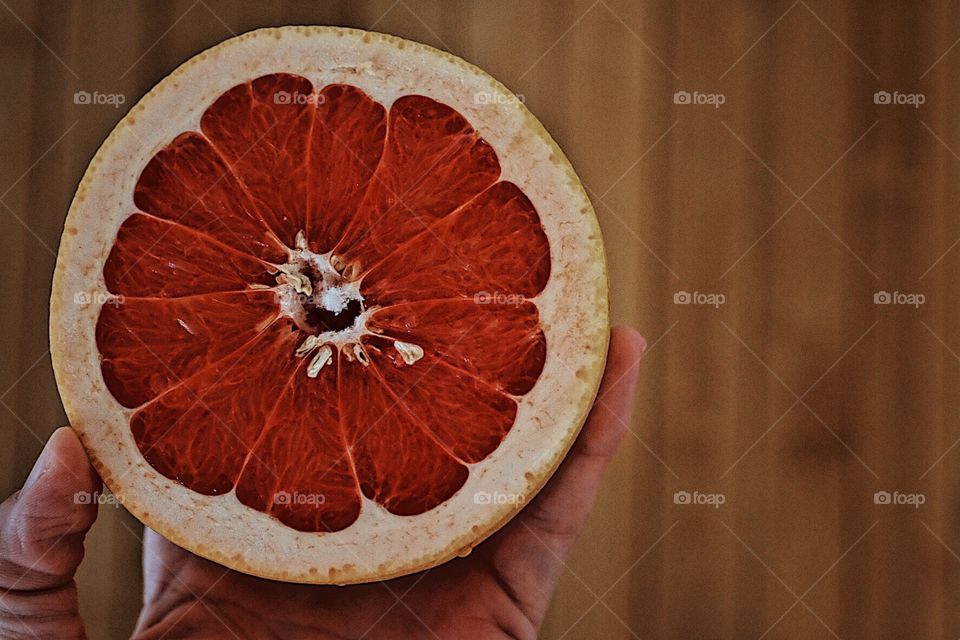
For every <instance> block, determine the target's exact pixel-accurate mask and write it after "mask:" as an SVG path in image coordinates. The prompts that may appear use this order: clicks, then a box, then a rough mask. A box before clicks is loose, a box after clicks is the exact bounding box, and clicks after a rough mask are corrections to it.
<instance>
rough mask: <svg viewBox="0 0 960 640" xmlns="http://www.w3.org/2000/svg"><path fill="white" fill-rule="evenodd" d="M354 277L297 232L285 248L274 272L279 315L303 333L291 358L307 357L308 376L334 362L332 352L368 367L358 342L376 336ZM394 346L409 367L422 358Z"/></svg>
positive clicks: (415, 349)
mask: <svg viewBox="0 0 960 640" xmlns="http://www.w3.org/2000/svg"><path fill="white" fill-rule="evenodd" d="M351 276H353V277H351ZM355 276H356V274H355V273H353V270H352V269H350V268H348V265H346V264H345V263H344V262H343V260H341V259H340V258H339V257H337V256H335V255H333V254H332V253H326V254H318V253H314V252H312V251H310V249H309V248H308V246H307V241H306V238H305V236H304V234H303V232H302V231H301V232H300V233H298V234H297V239H296V247H295V248H294V249H291V250H290V257H289V260H288V261H287V262H286V264H283V265H281V266H280V269H279V271H278V273H277V274H276V278H277V286H276V287H275V291H276V292H277V299H278V301H279V303H280V312H281V314H283V315H284V316H286V317H288V318H290V319H291V320H293V322H294V323H296V325H297V326H298V327H299V328H300V330H301V331H302V332H303V333H305V334H306V338H305V339H304V340H303V342H301V343H300V345H299V346H298V348H297V351H296V355H297V357H301V358H310V361H309V363H308V365H307V376H308V377H311V378H315V377H317V376H318V375H319V374H320V371H321V370H322V369H323V368H324V367H325V366H326V365H328V364H330V363H331V362H333V355H334V350H337V351H339V352H340V353H341V354H343V355H344V356H345V357H346V358H347V359H348V360H351V361H352V360H356V361H358V362H360V363H361V364H363V365H364V366H366V365H368V364H369V363H370V358H369V356H368V354H367V352H366V350H365V348H364V346H363V344H362V343H361V341H360V339H361V338H362V337H363V336H364V335H369V334H376V333H379V331H377V330H375V329H373V328H371V327H368V326H367V320H368V318H369V317H370V315H371V314H372V313H373V311H375V310H376V307H370V308H368V307H367V306H366V304H365V303H364V299H363V295H362V294H361V293H360V280H359V278H357V277H355ZM393 346H394V348H395V349H396V350H397V353H398V354H399V355H400V357H401V358H402V359H403V361H404V362H405V363H406V364H408V365H409V364H413V363H415V362H416V361H418V360H419V359H420V358H422V357H423V349H421V348H420V347H419V346H417V345H415V344H411V343H407V342H401V341H399V340H397V341H394V342H393Z"/></svg>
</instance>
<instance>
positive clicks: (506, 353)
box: [370, 292, 547, 396]
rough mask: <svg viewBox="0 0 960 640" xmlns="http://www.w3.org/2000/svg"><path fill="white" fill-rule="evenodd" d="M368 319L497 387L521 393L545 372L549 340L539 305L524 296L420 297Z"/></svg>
mask: <svg viewBox="0 0 960 640" xmlns="http://www.w3.org/2000/svg"><path fill="white" fill-rule="evenodd" d="M370 323H371V325H372V326H374V327H376V328H377V330H378V331H380V332H382V333H383V334H384V335H388V336H390V337H391V338H395V339H397V340H401V341H403V342H408V343H412V344H416V345H420V346H421V347H422V348H423V349H424V351H426V352H428V353H432V354H435V355H436V356H437V357H439V358H441V359H442V360H443V361H444V362H446V363H447V364H449V365H450V366H452V367H455V368H457V369H459V370H461V371H463V372H466V373H469V374H470V375H473V376H475V377H477V378H479V379H480V380H483V381H485V382H487V383H489V384H490V385H492V386H493V387H495V388H496V389H500V390H503V391H505V392H507V393H509V394H512V395H516V396H520V395H523V394H525V393H527V392H528V391H530V389H532V388H533V385H534V384H535V383H536V381H537V378H538V377H539V376H540V372H541V371H543V365H544V360H545V358H546V354H547V341H546V338H545V337H544V335H543V331H542V330H541V328H540V317H539V314H538V313H537V307H536V305H534V304H533V303H532V302H530V301H528V300H523V299H511V300H499V299H497V298H495V297H494V294H492V293H489V292H483V293H481V294H479V295H478V296H477V297H476V298H474V299H459V300H458V299H453V300H422V301H419V302H412V303H406V304H395V305H390V306H389V307H384V308H383V309H379V310H377V312H376V313H374V314H373V315H372V317H371V320H370Z"/></svg>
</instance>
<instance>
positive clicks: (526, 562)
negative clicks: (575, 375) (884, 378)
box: [0, 328, 645, 640]
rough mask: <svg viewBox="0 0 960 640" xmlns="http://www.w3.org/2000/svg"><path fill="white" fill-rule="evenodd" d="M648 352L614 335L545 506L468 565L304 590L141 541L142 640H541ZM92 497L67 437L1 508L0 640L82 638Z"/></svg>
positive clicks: (542, 499)
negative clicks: (593, 397) (82, 569)
mask: <svg viewBox="0 0 960 640" xmlns="http://www.w3.org/2000/svg"><path fill="white" fill-rule="evenodd" d="M644 348H645V345H644V342H643V339H642V338H641V337H640V336H639V335H638V334H637V333H636V332H635V331H633V330H631V329H626V328H614V330H613V335H612V337H611V343H610V353H609V358H608V362H607V369H606V372H605V373H604V378H603V382H602V384H601V388H600V392H599V395H598V400H597V402H596V404H595V405H594V407H593V410H592V412H591V414H590V417H589V419H588V421H587V423H586V425H584V428H583V431H582V432H581V434H580V436H579V438H578V439H577V441H576V443H575V444H574V446H573V449H572V450H571V451H570V453H569V454H568V456H567V458H566V459H565V461H564V462H563V464H562V465H561V467H560V469H559V470H558V471H557V473H556V475H555V476H554V477H553V478H552V479H551V480H550V482H549V483H548V484H547V486H546V487H544V489H543V491H542V492H541V493H540V495H538V496H537V497H536V498H535V499H534V500H533V502H531V504H530V505H528V506H527V507H526V508H525V509H523V510H522V511H521V512H520V513H519V514H518V515H517V516H516V517H515V518H514V519H513V520H511V521H510V523H508V524H507V525H506V526H505V527H504V528H503V529H501V530H500V531H498V532H497V533H496V534H494V535H493V536H491V537H490V539H489V540H487V541H485V542H484V543H482V544H481V545H479V546H478V547H477V548H475V549H474V550H473V552H472V553H471V554H470V555H469V556H467V557H466V558H458V559H455V560H452V561H450V562H448V563H446V564H443V565H441V566H439V567H436V568H434V569H431V570H428V571H424V572H421V573H417V574H414V575H411V576H406V577H403V578H397V579H394V580H389V581H386V582H379V583H371V584H363V585H355V586H350V587H332V586H331V587H328V586H313V585H299V584H288V583H282V582H274V581H270V580H264V579H261V578H255V577H253V576H248V575H245V574H242V573H238V572H235V571H231V570H228V569H225V568H224V567H222V566H220V565H217V564H215V563H213V562H210V561H207V560H204V559H202V558H200V557H198V556H195V555H193V554H191V553H189V552H187V551H185V550H183V549H181V548H179V547H177V546H175V545H173V544H172V543H170V542H168V541H167V540H165V539H163V538H161V537H160V536H159V535H157V534H155V533H154V532H152V531H149V530H147V532H146V535H145V538H144V560H143V565H144V566H143V568H144V608H143V611H142V612H141V615H140V620H139V622H138V624H137V628H136V631H135V632H134V638H136V639H138V640H148V639H149V640H160V639H161V638H178V639H179V638H190V639H197V638H232V637H236V638H285V639H286V638H311V639H315V638H376V639H380V638H383V639H393V638H403V639H408V638H420V637H424V638H437V637H439V638H443V639H446V638H455V639H460V638H470V639H471V640H474V639H476V640H486V639H491V640H492V639H501V638H502V639H507V638H536V636H537V631H538V629H539V627H540V624H541V622H542V621H543V617H544V615H545V613H546V610H547V606H548V604H549V602H550V597H551V595H552V593H553V590H554V588H555V586H556V583H557V580H558V579H559V577H560V574H561V571H562V569H563V561H564V558H565V557H566V556H567V554H568V553H569V551H570V549H571V547H572V546H573V543H574V541H575V540H576V538H577V536H578V535H579V533H580V531H581V529H582V528H583V526H584V523H585V522H586V519H587V516H588V515H589V513H590V509H591V507H592V505H593V501H594V498H595V495H596V491H597V487H598V485H599V483H600V479H601V476H602V474H603V471H604V469H605V468H606V466H607V463H608V462H609V461H610V458H611V457H612V456H613V454H614V452H615V450H616V448H617V445H618V444H619V442H620V440H621V439H622V437H623V435H624V433H625V432H626V429H627V424H629V420H630V412H631V404H632V400H633V395H634V389H635V387H636V381H637V374H638V363H639V359H640V355H641V353H642V352H643V350H644ZM37 469H42V471H41V472H39V473H38V471H37ZM75 474H76V475H75ZM77 476H79V477H77ZM97 488H99V479H97V477H96V474H95V473H94V472H93V470H92V469H91V468H90V466H89V464H88V463H87V461H86V457H85V456H84V453H83V449H82V447H81V446H80V443H79V441H78V440H77V439H76V436H75V435H74V434H73V432H72V431H70V430H69V429H60V430H58V431H57V432H55V433H54V435H53V436H52V437H51V439H50V441H49V442H48V443H47V446H46V448H45V449H44V453H43V454H41V457H40V460H39V461H38V462H37V467H36V468H35V469H34V471H33V472H32V473H31V475H30V478H29V479H28V481H27V484H26V485H25V486H24V489H23V490H22V491H21V492H19V494H16V495H14V496H13V497H11V498H10V499H9V500H7V502H5V503H4V504H3V505H2V506H0V533H2V538H0V632H2V637H4V638H7V637H9V638H21V637H23V638H33V637H39V638H48V637H49V638H58V639H69V638H82V637H84V636H83V626H82V621H81V620H80V616H79V613H78V611H77V593H76V585H75V584H74V582H73V575H74V573H75V571H76V568H77V565H78V564H79V562H80V559H81V558H82V556H83V536H84V534H85V533H86V531H87V529H89V527H90V526H91V525H92V524H93V521H94V519H95V518H96V505H95V504H93V505H89V504H84V505H77V504H75V501H74V499H73V495H74V494H75V493H76V492H78V491H89V492H91V493H92V492H93V491H94V490H95V489H97Z"/></svg>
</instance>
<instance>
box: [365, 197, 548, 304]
mask: <svg viewBox="0 0 960 640" xmlns="http://www.w3.org/2000/svg"><path fill="white" fill-rule="evenodd" d="M549 277H550V245H549V243H548V242H547V238H546V236H545V235H544V233H543V228H542V227H541V225H540V218H539V216H538V215H537V212H536V209H534V208H533V205H532V204H530V201H529V200H528V199H527V197H526V196H524V195H523V192H521V191H520V189H519V188H518V187H517V186H516V185H514V184H512V183H510V182H498V183H497V184H495V185H493V186H492V187H490V188H489V189H487V190H486V191H484V192H483V193H482V194H480V195H479V196H477V197H476V198H474V199H473V200H471V201H470V202H469V203H467V204H465V205H464V206H463V207H461V208H460V209H458V210H457V211H455V212H454V213H452V214H450V215H449V216H446V217H445V218H443V219H441V220H439V221H438V222H435V223H434V224H432V225H431V226H430V227H429V228H428V229H426V230H424V231H423V232H422V233H420V234H419V235H417V236H416V237H415V238H413V239H412V240H411V241H410V242H409V243H408V244H405V245H403V246H401V247H399V248H398V249H396V252H395V253H394V254H393V255H389V256H387V257H386V258H384V259H383V260H381V261H380V262H379V263H378V264H377V265H376V266H374V267H373V268H372V269H371V270H370V272H369V273H367V274H366V275H365V277H364V282H369V285H368V286H366V287H365V288H364V295H366V296H367V297H368V299H370V300H371V301H372V303H373V304H390V303H397V302H406V301H410V300H430V299H435V298H460V297H466V298H470V299H474V298H476V297H477V296H478V295H480V296H482V295H483V294H484V293H491V292H492V293H494V294H497V295H505V296H511V297H533V296H535V295H537V294H538V293H539V292H540V291H541V290H542V289H543V287H544V286H545V285H546V283H547V279H548V278H549Z"/></svg>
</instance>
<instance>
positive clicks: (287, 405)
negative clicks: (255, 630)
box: [51, 28, 607, 583]
mask: <svg viewBox="0 0 960 640" xmlns="http://www.w3.org/2000/svg"><path fill="white" fill-rule="evenodd" d="M304 60H311V61H312V62H309V63H304V62H303V61H304ZM478 96H480V97H478ZM80 293H83V294H84V295H83V296H78V294H80ZM91 301H92V303H91ZM51 315H52V322H51V341H52V345H53V346H52V350H53V355H54V365H55V370H56V372H57V379H58V383H59V385H60V388H61V393H62V396H63V398H64V404H65V406H66V408H67V412H68V414H69V416H70V418H71V421H72V423H73V425H74V427H75V428H76V429H77V430H78V432H79V433H80V434H81V437H82V439H83V441H84V444H85V445H86V447H87V448H88V451H89V452H90V455H91V458H92V460H93V462H94V464H95V465H96V466H97V468H98V470H99V471H100V473H101V475H102V477H103V478H104V481H105V482H106V484H107V485H108V486H109V487H110V488H111V490H113V491H114V492H115V493H116V494H117V495H118V497H119V498H120V499H121V500H122V501H123V502H124V504H125V505H127V506H128V508H130V510H131V511H132V512H133V513H134V514H135V515H137V516H138V517H139V518H140V519H141V520H143V521H144V522H145V523H146V524H148V525H149V526H152V527H154V528H155V529H157V530H158V531H160V532H161V533H162V534H163V535H166V536H167V537H169V538H170V539H172V540H174V541H175V542H178V543H179V544H181V545H183V546H185V547H187V548H189V549H191V550H193V551H195V552H197V553H200V554H202V555H205V556H207V557H210V558H212V559H215V560H218V561H220V562H222V563H224V564H226V565H228V566H231V567H234V568H237V569H240V570H243V571H247V572H250V573H255V574H257V575H262V576H266V577H272V578H278V579H285V580H295V581H303V582H338V583H346V582H357V581H366V580H374V579H382V578H386V577H390V576H393V575H398V574H402V573H408V572H411V571H415V570H418V569H421V568H424V567H427V566H432V565H434V564H436V563H438V562H441V561H443V560H445V559H447V558H449V557H451V556H452V555H454V554H455V553H463V552H464V550H465V549H469V548H470V547H471V546H473V545H474V544H476V543H477V542H478V541H479V540H481V539H482V538H484V537H485V536H487V535H489V534H490V533H491V532H492V531H494V530H496V528H498V527H499V526H501V525H502V524H503V522H505V521H506V520H507V519H509V518H510V517H511V516H512V515H513V514H514V513H515V512H516V511H517V510H518V509H519V508H520V507H521V506H522V505H523V504H524V503H525V502H526V501H527V500H528V499H529V498H531V497H532V496H533V495H534V494H535V493H536V491H537V490H538V489H539V488H540V486H542V484H543V483H544V482H545V481H546V480H547V478H548V477H549V476H550V474H551V473H552V472H553V471H554V470H555V468H556V466H557V465H558V464H559V462H560V460H561V459H562V457H563V454H564V453H565V452H566V450H567V448H568V447H569V446H570V444H571V442H572V440H573V439H574V438H575V436H576V433H577V431H578V430H579V427H580V425H581V424H582V422H583V420H584V418H585V415H586V412H587V411H588V409H589V406H590V403H591V401H592V397H593V394H594V393H595V391H596V387H597V384H598V381H599V376H600V372H601V369H602V365H603V361H604V356H605V347H606V339H607V338H606V337H607V324H606V323H607V315H606V283H605V271H604V266H603V253H602V244H601V241H600V237H599V232H598V229H597V225H596V219H595V216H594V214H593V211H592V208H591V207H590V205H589V201H588V200H587V199H586V197H585V195H584V193H583V190H582V188H581V187H580V185H579V182H578V181H577V180H576V176H575V174H574V173H573V171H572V169H570V167H569V164H568V163H567V162H566V160H565V158H563V155H562V153H560V151H559V149H557V147H556V145H555V144H554V143H553V141H552V140H550V138H549V136H548V135H547V134H546V133H545V132H544V131H543V129H542V127H540V126H539V123H537V122H536V120H535V119H534V118H533V116H531V115H530V114H529V112H527V111H526V109H525V108H524V107H523V106H522V104H520V103H519V102H517V101H516V100H515V99H514V98H513V97H512V94H509V92H507V91H506V90H505V89H504V88H503V87H502V86H501V85H499V84H497V83H496V82H495V81H493V80H492V79H491V78H489V77H488V76H486V75H485V74H483V73H482V72H481V71H479V70H477V69H476V68H474V67H471V66H469V65H467V64H466V63H464V62H463V61H461V60H459V59H455V58H452V57H451V56H448V55H446V54H442V53H440V52H437V51H435V50H433V49H429V48H427V47H424V46H422V45H416V44H413V43H409V42H405V41H401V40H399V39H395V38H391V37H389V36H382V35H379V34H367V33H363V32H356V31H350V30H342V29H332V28H284V29H273V30H262V31H258V32H253V33H251V34H247V35H246V36H242V37H240V38H236V39H234V40H230V41H228V42H226V43H224V44H222V45H220V46H218V47H216V48H214V49H213V50H211V51H209V52H206V53H205V54H203V55H201V56H198V57H197V58H195V59H194V60H192V61H190V62H188V63H187V64H186V65H184V66H183V67H181V69H179V70H178V71H177V72H176V73H174V74H173V75H171V76H170V77H169V78H167V79H166V80H164V81H163V82H162V83H161V84H160V85H158V87H157V88H155V89H154V90H153V91H152V92H151V93H150V94H148V95H147V96H146V97H145V98H144V99H143V100H142V101H141V102H140V104H138V105H137V106H136V107H135V108H134V109H133V110H132V111H131V113H130V114H129V115H128V116H127V117H126V118H125V119H124V121H123V122H121V124H120V125H118V127H117V129H116V130H115V131H114V133H113V134H112V135H111V136H110V138H109V139H108V140H107V142H105V143H104V145H103V147H102V148H101V150H100V152H99V153H98V154H97V157H96V158H95V159H94V161H93V162H92V163H91V166H90V168H89V169H88V171H87V175H86V176H85V177H84V180H83V182H82V183H81V186H80V189H79V190H78V193H77V196H76V199H75V201H74V204H73V207H72V208H71V212H70V216H69V218H68V220H67V224H66V231H65V233H64V237H63V241H62V245H61V251H60V256H59V260H58V268H57V274H56V276H55V281H54V293H53V298H52V301H51Z"/></svg>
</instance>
